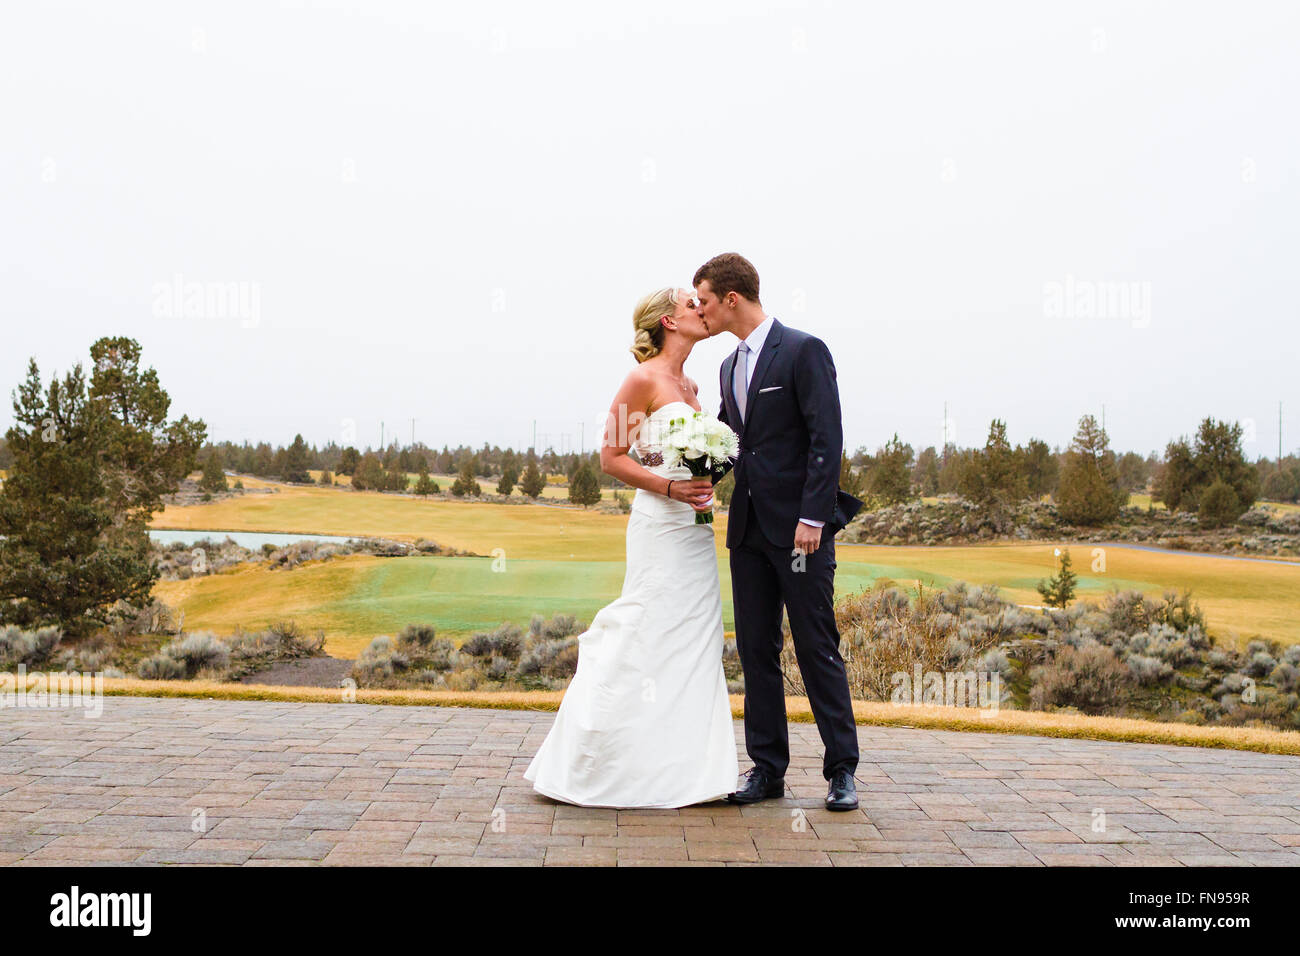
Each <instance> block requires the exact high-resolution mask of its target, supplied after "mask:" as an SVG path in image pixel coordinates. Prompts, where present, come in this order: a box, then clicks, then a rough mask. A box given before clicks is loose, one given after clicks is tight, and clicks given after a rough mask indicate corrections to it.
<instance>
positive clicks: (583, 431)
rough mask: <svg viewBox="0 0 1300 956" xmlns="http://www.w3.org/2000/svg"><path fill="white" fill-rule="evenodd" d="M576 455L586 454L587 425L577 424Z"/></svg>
mask: <svg viewBox="0 0 1300 956" xmlns="http://www.w3.org/2000/svg"><path fill="white" fill-rule="evenodd" d="M578 454H580V455H585V454H587V423H586V422H578Z"/></svg>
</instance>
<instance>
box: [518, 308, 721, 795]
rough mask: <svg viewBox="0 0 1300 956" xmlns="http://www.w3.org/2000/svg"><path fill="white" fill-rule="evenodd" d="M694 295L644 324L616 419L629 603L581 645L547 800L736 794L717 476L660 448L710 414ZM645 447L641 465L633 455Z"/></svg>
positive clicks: (550, 762) (646, 313) (606, 445)
mask: <svg viewBox="0 0 1300 956" xmlns="http://www.w3.org/2000/svg"><path fill="white" fill-rule="evenodd" d="M694 305H695V302H694V300H693V297H692V294H691V293H690V292H689V291H687V290H685V289H661V290H659V291H658V292H654V293H652V294H650V295H648V296H646V297H645V298H644V299H642V300H641V302H640V303H638V305H637V307H636V311H635V312H634V314H633V320H632V321H633V325H634V326H635V328H636V340H635V342H634V344H633V346H632V354H633V355H634V356H636V360H637V362H638V365H637V367H636V368H635V369H633V370H632V371H631V372H630V373H629V374H628V376H627V379H626V380H625V381H624V382H623V385H622V387H620V388H619V390H618V394H617V395H615V396H614V401H613V406H612V408H611V409H610V417H609V425H608V428H607V431H606V434H605V438H604V441H603V444H602V447H601V453H600V465H601V469H602V470H603V471H604V472H605V473H606V474H608V475H612V476H613V477H615V478H617V479H618V480H619V481H621V482H623V483H624V484H627V485H631V486H632V487H634V488H636V489H637V491H636V494H635V495H634V496H633V499H632V512H631V515H630V517H629V518H628V523H627V575H626V577H625V579H624V581H623V593H622V595H621V596H620V597H619V598H618V599H617V600H616V601H614V602H613V603H612V604H610V605H607V606H606V607H604V608H602V609H601V610H600V611H599V612H598V613H597V614H596V616H595V618H594V619H593V620H592V622H591V627H590V628H589V629H588V630H587V632H586V633H585V634H583V635H582V636H581V637H579V638H578V669H577V673H576V674H574V677H573V681H572V682H571V683H570V684H569V688H568V690H567V691H566V692H565V694H564V700H563V701H562V702H561V704H560V710H559V713H557V714H556V717H555V723H554V724H553V725H552V727H551V731H550V733H549V734H547V736H546V740H545V742H544V743H543V744H542V746H541V749H539V750H538V751H537V755H536V756H535V757H534V758H533V760H532V763H530V764H529V766H528V769H527V770H526V771H525V772H524V779H526V780H528V781H530V782H531V783H532V784H533V789H534V790H536V791H537V792H538V793H540V794H543V795H545V796H548V797H551V798H553V799H555V800H561V801H563V802H565V803H574V804H580V805H582V806H591V807H665V808H666V807H683V806H687V805H689V804H693V803H702V802H705V801H709V800H715V799H721V798H723V797H725V796H726V795H727V794H728V793H730V792H731V791H732V790H733V789H734V788H735V784H736V777H737V773H738V769H739V768H738V765H737V760H736V738H735V732H734V730H733V727H732V722H731V704H730V700H729V698H728V697H727V681H726V677H725V675H724V674H723V672H722V599H721V595H720V592H719V588H718V559H717V554H716V551H715V547H714V538H713V525H711V524H696V523H695V513H696V512H697V511H707V510H709V509H710V508H711V507H712V500H713V486H712V484H711V482H710V481H709V479H708V478H698V479H696V478H692V477H691V473H690V471H689V469H687V468H686V467H685V466H684V465H677V466H672V465H669V464H666V463H665V462H664V460H663V455H662V454H661V452H660V451H659V449H658V447H657V445H656V442H657V440H658V439H659V438H660V436H662V434H663V430H664V429H665V428H666V427H667V426H668V423H669V422H670V421H671V420H672V418H673V417H674V416H676V417H680V416H682V415H689V414H690V413H691V412H694V411H699V410H700V409H699V405H698V399H697V397H696V392H697V391H698V388H699V387H698V386H697V385H696V384H695V382H693V381H692V380H691V379H689V378H687V377H686V374H685V373H684V372H683V369H682V366H683V365H684V363H685V362H686V358H687V356H689V355H690V354H691V349H692V348H693V347H694V346H695V343H696V342H699V341H700V340H702V339H706V338H708V337H709V329H708V326H707V325H705V323H704V320H703V319H701V318H700V316H699V315H698V314H696V311H695V308H694ZM629 448H635V450H636V453H637V459H638V460H639V461H638V460H633V459H632V458H631V457H629V456H628V450H629Z"/></svg>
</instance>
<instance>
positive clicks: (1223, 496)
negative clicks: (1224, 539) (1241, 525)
mask: <svg viewBox="0 0 1300 956" xmlns="http://www.w3.org/2000/svg"><path fill="white" fill-rule="evenodd" d="M1240 505H1241V502H1240V501H1239V500H1238V498H1237V492H1236V491H1234V490H1233V487H1232V485H1230V484H1228V483H1227V482H1226V481H1224V480H1223V479H1222V478H1215V479H1214V483H1213V484H1212V485H1210V487H1208V488H1206V489H1205V491H1204V492H1202V494H1201V505H1200V507H1199V508H1198V509H1197V511H1196V518H1197V521H1198V522H1200V524H1201V526H1202V527H1205V528H1222V527H1223V526H1224V525H1227V524H1232V522H1234V521H1236V520H1237V519H1238V518H1239V517H1241V514H1242V510H1241V507H1240Z"/></svg>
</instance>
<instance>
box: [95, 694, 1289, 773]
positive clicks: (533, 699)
mask: <svg viewBox="0 0 1300 956" xmlns="http://www.w3.org/2000/svg"><path fill="white" fill-rule="evenodd" d="M104 693H105V695H107V696H119V697H122V696H125V697H181V698H200V699H209V700H272V701H301V702H308V703H322V704H332V703H342V702H343V700H342V694H343V691H342V690H340V689H338V688H328V687H276V686H263V685H257V684H222V683H216V682H213V681H184V682H177V681H146V680H138V679H135V678H121V679H109V680H105V681H104ZM355 694H356V701H357V703H362V704H400V705H408V706H409V705H415V706H435V707H486V708H494V709H499V710H532V711H554V710H556V709H557V708H558V707H559V706H560V700H561V698H562V697H563V696H564V695H563V693H562V692H560V691H528V692H519V693H506V692H495V691H492V692H457V691H439V690H366V689H359V690H357V691H355ZM853 711H854V717H855V719H856V720H857V722H858V723H859V724H867V725H873V726H880V727H912V728H919V729H925V730H953V731H971V732H976V733H995V734H1026V735H1029V736H1034V737H1061V738H1074V739H1082V740H1113V741H1120V742H1128V743H1148V744H1170V745H1174V746H1180V747H1211V748H1215V749H1221V750H1251V751H1256V752H1259V753H1270V754H1295V755H1300V733H1294V732H1289V731H1279V730H1263V729H1257V728H1253V727H1197V726H1192V725H1190V724H1162V723H1156V722H1154V721H1145V720H1134V719H1130V718H1120V717H1088V716H1084V715H1073V714H1045V713H1040V712H1038V711H1018V710H999V711H997V712H996V713H985V712H982V711H979V710H974V709H970V708H959V707H936V706H927V705H915V706H912V705H898V704H891V703H877V702H868V701H855V702H854V704H853ZM731 713H732V716H733V717H736V718H740V717H743V716H744V698H742V697H738V696H733V697H732V698H731ZM982 714H983V716H981V715H982ZM786 715H787V717H788V718H789V719H790V720H792V721H797V722H800V723H811V722H812V719H813V718H812V710H811V709H810V708H809V706H808V700H807V698H805V697H787V698H786Z"/></svg>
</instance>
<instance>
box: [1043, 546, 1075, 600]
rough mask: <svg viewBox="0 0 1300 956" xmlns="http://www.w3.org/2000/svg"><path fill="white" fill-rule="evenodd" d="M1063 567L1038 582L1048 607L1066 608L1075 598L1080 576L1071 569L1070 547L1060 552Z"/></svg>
mask: <svg viewBox="0 0 1300 956" xmlns="http://www.w3.org/2000/svg"><path fill="white" fill-rule="evenodd" d="M1060 554H1061V568H1060V570H1059V571H1057V573H1056V574H1054V575H1053V576H1052V577H1050V578H1047V579H1046V580H1043V581H1039V582H1038V593H1039V594H1041V595H1042V596H1043V603H1044V604H1046V605H1047V606H1048V607H1059V608H1064V607H1065V606H1066V605H1067V604H1069V603H1070V602H1071V601H1072V600H1074V587H1075V584H1076V583H1077V582H1078V580H1079V578H1078V575H1076V574H1075V573H1074V572H1073V571H1071V570H1070V549H1069V548H1066V549H1065V550H1063V551H1061V552H1060Z"/></svg>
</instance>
